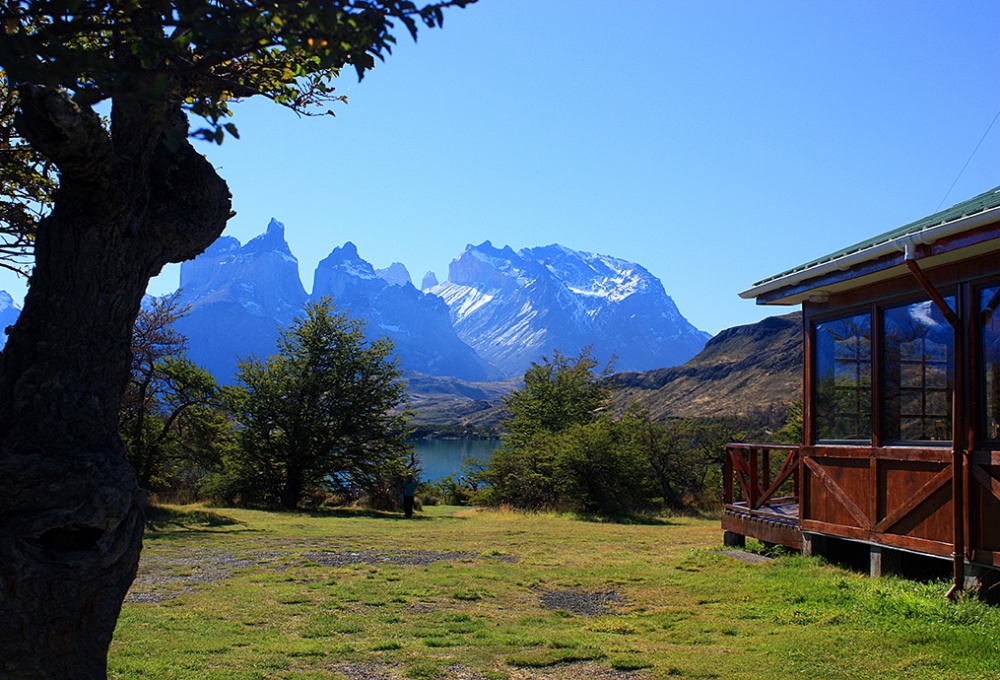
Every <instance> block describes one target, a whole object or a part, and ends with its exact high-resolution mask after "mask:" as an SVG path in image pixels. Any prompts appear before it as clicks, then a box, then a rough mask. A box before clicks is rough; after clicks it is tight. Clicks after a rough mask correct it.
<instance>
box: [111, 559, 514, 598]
mask: <svg viewBox="0 0 1000 680" xmlns="http://www.w3.org/2000/svg"><path fill="white" fill-rule="evenodd" d="M289 558H291V559H295V560H307V561H311V562H317V563H319V564H322V565H324V566H328V567H345V566H349V565H352V564H371V565H399V566H426V565H429V564H433V563H435V562H443V561H460V560H499V561H502V562H516V561H517V560H518V558H517V557H515V556H511V555H479V554H477V553H473V552H443V551H436V550H376V549H367V550H353V551H323V552H307V553H297V552H273V551H260V552H254V553H250V554H248V555H246V556H236V555H232V554H229V553H222V552H209V551H203V552H195V553H194V554H191V555H189V556H187V557H145V556H144V557H143V559H142V561H141V562H140V563H139V573H138V575H137V576H136V578H135V581H134V582H133V583H132V588H131V590H130V591H129V593H128V595H127V596H126V598H125V601H126V602H141V603H145V604H156V603H160V602H166V601H168V600H173V599H175V598H177V597H180V596H181V595H183V594H184V593H188V592H191V590H192V589H193V588H194V586H196V585H198V584H202V583H214V582H216V581H222V580H224V579H227V578H229V577H230V576H232V575H233V572H234V571H235V570H237V569H246V568H251V567H259V568H266V569H272V570H274V571H278V572H281V571H285V570H286V569H288V567H289Z"/></svg>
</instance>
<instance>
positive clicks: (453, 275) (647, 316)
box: [428, 241, 710, 376]
mask: <svg viewBox="0 0 1000 680" xmlns="http://www.w3.org/2000/svg"><path fill="white" fill-rule="evenodd" d="M428 292H430V293H434V294H437V295H440V296H441V297H442V298H443V299H444V300H445V302H447V303H448V306H449V308H450V309H451V316H452V321H453V323H454V325H455V329H456V330H457V331H458V335H459V337H461V338H462V339H463V340H465V341H466V342H467V343H469V345H471V346H472V347H473V348H474V349H475V350H476V351H477V352H478V353H479V354H480V356H482V357H483V358H484V359H486V360H487V361H489V362H490V363H491V364H493V365H494V366H496V367H497V368H499V369H500V370H501V371H502V372H503V373H505V374H506V375H508V376H514V375H519V374H521V373H523V372H524V370H525V369H527V368H528V367H529V366H530V364H531V362H532V361H536V360H538V358H539V357H540V356H542V355H549V356H551V354H552V352H553V350H559V351H561V352H563V353H567V354H576V353H577V352H579V351H580V350H581V349H583V348H584V347H588V346H593V351H594V354H595V356H597V357H598V358H599V359H600V360H602V361H604V360H607V359H610V358H611V356H613V355H614V356H617V360H616V362H615V366H616V367H618V368H620V369H625V370H648V369H653V368H659V367H663V366H675V365H679V364H682V363H684V362H685V361H687V360H688V359H690V358H691V357H692V356H694V355H695V354H697V353H698V352H699V351H700V350H701V348H702V347H703V346H704V345H705V342H706V341H707V340H708V339H709V337H710V336H709V335H708V334H707V333H705V332H704V331H700V330H698V329H697V328H695V327H694V326H693V325H691V324H690V323H689V322H688V321H687V320H686V319H685V318H684V317H683V316H682V315H681V313H680V312H679V311H678V309H677V306H676V305H675V304H674V302H673V300H672V299H671V298H670V296H669V295H667V293H666V291H664V289H663V285H662V283H660V281H659V279H657V278H656V277H655V276H653V275H652V274H650V273H649V271H648V270H646V269H645V268H644V267H642V266H641V265H638V264H636V263H634V262H628V261H626V260H622V259H620V258H615V257H610V256H606V255H597V254H594V253H586V252H580V251H575V250H572V249H570V248H566V247H564V246H560V245H556V244H554V245H549V246H543V247H538V248H524V249H521V250H519V251H516V252H515V251H514V250H513V249H512V248H510V247H509V246H505V247H503V248H496V247H494V246H493V245H492V244H491V243H490V242H489V241H486V242H484V243H482V244H480V245H478V246H473V245H469V246H467V247H466V249H465V251H464V252H463V253H462V254H461V255H460V256H459V257H458V258H457V259H455V260H454V261H453V262H452V263H451V265H450V267H449V273H448V280H447V281H445V282H443V283H439V284H438V285H436V286H432V287H431V288H429V289H428Z"/></svg>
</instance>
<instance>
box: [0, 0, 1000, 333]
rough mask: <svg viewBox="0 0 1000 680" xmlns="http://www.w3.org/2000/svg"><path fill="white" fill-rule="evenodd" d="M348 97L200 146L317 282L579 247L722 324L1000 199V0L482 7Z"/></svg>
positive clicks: (281, 113) (249, 213)
mask: <svg viewBox="0 0 1000 680" xmlns="http://www.w3.org/2000/svg"><path fill="white" fill-rule="evenodd" d="M338 89H339V90H340V91H341V92H342V93H344V94H346V95H347V96H348V98H349V104H347V105H339V106H336V107H335V111H336V114H337V115H336V117H329V116H327V117H320V118H298V117H296V116H295V115H294V114H291V113H290V112H288V111H286V110H283V109H280V108H278V107H276V106H274V105H271V104H268V103H267V102H257V101H250V102H246V103H244V104H241V105H240V106H239V107H237V110H236V111H237V113H236V118H235V120H234V122H235V123H236V124H237V126H238V127H239V129H240V132H241V139H240V140H238V141H237V140H232V139H230V140H227V141H226V142H225V144H223V145H222V147H219V148H215V147H212V146H209V145H202V147H201V148H202V151H203V152H204V153H206V154H207V155H208V156H209V158H210V159H211V160H212V161H213V162H214V163H215V164H216V165H217V166H218V167H219V169H220V173H221V174H222V176H223V177H225V178H226V179H227V180H228V181H229V184H230V187H231V189H232V192H233V201H234V207H235V209H236V210H237V212H238V214H237V216H236V217H235V218H234V219H233V220H232V221H231V222H230V225H229V227H228V229H227V231H226V233H227V234H229V235H232V236H235V237H237V238H238V239H240V241H242V242H244V243H245V242H246V241H247V240H249V239H250V238H252V237H253V236H255V235H256V234H259V233H260V232H262V231H263V230H264V228H265V227H266V225H267V223H268V221H269V220H270V219H271V218H272V217H274V218H277V219H278V220H279V221H281V222H283V223H284V224H285V225H286V237H287V239H288V242H289V244H290V246H291V249H292V252H293V253H294V254H295V255H296V256H297V257H298V259H299V261H300V266H301V272H302V279H303V284H304V285H305V287H306V289H307V290H309V289H311V287H312V276H313V270H314V269H315V266H316V263H317V262H318V261H319V260H320V259H322V258H323V257H325V256H326V255H327V254H328V253H329V252H330V251H331V250H332V249H333V248H334V247H335V246H339V245H343V243H344V242H345V241H348V240H349V241H353V242H354V243H355V244H356V245H357V246H358V250H359V252H360V254H361V256H362V257H364V258H365V259H367V260H368V261H370V262H371V263H372V264H373V265H375V266H376V267H386V266H388V265H389V264H390V263H392V262H394V261H399V262H402V263H404V264H405V265H406V266H407V267H408V268H409V270H410V273H411V274H412V275H413V277H414V279H415V281H416V282H417V283H419V281H420V279H421V277H422V276H423V274H424V273H425V272H426V271H428V270H433V271H435V272H436V273H437V275H438V277H439V278H441V279H442V280H443V279H444V278H446V276H447V267H448V263H449V262H450V261H451V260H452V259H454V258H455V257H457V256H458V255H459V254H460V253H461V251H462V250H463V249H464V247H465V245H466V244H468V243H480V242H482V241H485V240H487V239H489V240H491V241H492V242H493V244H494V245H497V246H503V245H510V246H512V247H513V248H515V249H518V248H522V247H531V246H538V245H546V244H549V243H561V244H562V245H565V246H568V247H570V248H574V249H578V250H585V251H591V252H598V253H602V254H606V255H613V256H616V257H621V258H625V259H628V260H632V261H635V262H639V263H640V264H642V265H643V266H645V267H646V268H647V269H649V270H650V271H651V272H652V273H653V274H654V275H656V276H657V277H659V278H660V279H661V280H662V281H663V284H664V287H665V288H666V290H667V292H668V293H669V294H670V295H671V296H672V297H673V298H674V300H675V302H676V303H677V305H678V307H679V308H680V310H681V313H682V314H684V315H685V316H686V317H687V318H688V319H689V320H690V321H691V322H692V323H694V324H695V325H696V326H697V327H699V328H701V329H704V330H707V331H709V332H710V333H713V334H714V333H716V332H718V331H719V330H721V329H723V328H727V327H730V326H734V325H738V324H743V323H749V322H752V321H755V320H757V319H760V318H763V317H764V316H767V315H769V314H773V313H784V312H787V311H791V310H790V309H788V308H759V307H756V306H755V305H754V304H753V302H748V301H743V300H740V299H739V298H738V297H737V293H738V292H739V291H741V290H744V289H745V288H747V287H749V286H750V285H751V284H752V283H754V282H755V281H757V280H759V279H762V278H765V277H767V276H770V275H772V274H775V273H778V272H780V271H783V270H785V269H788V268H790V267H792V266H795V265H797V264H800V263H802V262H806V261H808V260H811V259H813V258H815V257H817V256H820V255H823V254H825V253H827V252H830V251H833V250H836V249H839V248H840V247H842V246H845V245H848V244H850V243H853V242H855V241H859V240H862V239H864V238H867V237H869V236H872V235H874V234H876V233H880V232H882V231H886V230H889V229H892V228H894V227H897V226H900V225H902V224H905V223H907V222H910V221H912V220H915V219H918V218H920V217H923V216H926V215H928V214H931V213H933V212H935V211H936V210H937V209H938V207H939V205H941V204H942V201H943V206H942V207H947V206H950V205H952V204H954V203H957V202H959V201H961V200H964V199H966V198H969V197H971V196H974V195H976V194H978V193H981V192H982V191H985V190H987V189H989V188H991V187H994V186H997V185H1000V121H997V123H996V124H994V126H993V128H992V129H991V130H990V132H989V133H988V134H986V136H985V138H983V135H984V133H986V131H987V128H988V126H989V125H990V123H991V121H993V120H994V117H995V116H996V115H997V113H998V112H1000V2H996V0H973V1H966V0H963V1H961V2H949V3H942V2H924V1H916V2H902V1H901V0H880V1H878V2H827V1H822V2H817V1H813V2H791V1H781V2H779V1H773V0H771V1H762V2H743V1H740V2H736V1H728V0H727V1H725V2H707V1H701V2H693V1H692V2H673V1H668V0H605V1H604V2H598V1H596V0H480V2H479V3H478V4H477V5H473V6H470V7H469V8H467V9H464V10H454V11H451V12H449V13H448V14H447V15H446V21H445V26H444V29H443V30H433V31H423V32H422V33H421V34H420V39H419V42H418V43H417V44H416V45H414V44H413V43H412V42H411V41H410V40H409V38H408V37H407V36H405V35H402V36H400V44H399V46H398V48H397V49H396V50H395V53H394V54H393V55H392V56H391V57H390V58H389V59H388V61H387V62H386V63H384V64H380V65H379V66H378V67H377V68H376V69H375V71H373V72H371V73H370V74H369V75H368V76H367V77H366V78H365V80H364V81H363V82H362V83H360V84H359V83H357V81H356V78H355V76H354V75H353V73H350V74H349V73H345V74H344V76H343V77H342V78H341V82H340V84H339V88H338ZM980 140H982V143H981V145H980V146H979V148H978V150H977V151H976V153H975V155H973V156H972V159H971V161H970V162H969V163H968V166H967V167H965V169H964V171H962V169H963V166H964V165H965V164H966V161H967V160H969V158H970V155H971V154H972V153H973V150H974V149H975V148H976V145H977V143H979V142H980ZM960 171H961V172H962V174H961V177H959V173H960ZM957 177H959V179H958V181H957V182H956V183H955V184H954V188H951V187H952V183H953V182H955V180H956V178H957ZM949 189H950V192H949ZM946 195H947V198H946ZM176 285H177V273H176V268H173V270H172V271H170V272H168V273H167V274H166V275H165V276H164V277H161V279H160V280H157V281H156V282H155V283H154V285H153V287H152V288H151V292H154V293H163V292H167V291H169V290H172V289H173V288H175V287H176ZM0 288H7V289H8V290H11V292H12V293H15V292H16V289H17V287H16V285H15V284H14V283H13V282H11V281H10V280H9V278H0Z"/></svg>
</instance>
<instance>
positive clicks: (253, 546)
mask: <svg viewBox="0 0 1000 680" xmlns="http://www.w3.org/2000/svg"><path fill="white" fill-rule="evenodd" d="M150 524H151V527H150V530H148V531H147V537H146V543H145V548H144V550H143V559H142V564H141V566H140V569H139V577H138V578H137V580H136V583H135V585H133V588H132V591H131V593H130V594H129V598H128V600H127V601H126V603H125V606H124V608H123V610H122V614H121V618H120V620H119V624H118V629H117V632H116V635H115V640H114V643H113V644H112V647H111V656H110V667H109V677H110V678H119V679H122V680H124V679H132V678H157V679H161V678H170V679H175V678H177V679H180V678H192V679H194V678H198V679H203V678H204V679H220V680H221V679H223V678H225V679H227V680H229V679H233V680H236V679H240V680H243V679H247V680H249V679H251V678H275V679H277V678H295V679H296V680H299V679H301V680H306V679H313V678H317V679H318V678H335V679H342V678H347V679H349V680H378V679H382V678H413V679H420V678H464V679H466V680H484V679H494V678H497V679H499V678H512V679H513V678H517V679H521V678H560V679H562V678H565V679H571V678H580V679H586V678H592V679H595V680H597V679H607V680H613V679H620V678H634V679H635V680H646V679H648V678H755V679H756V678H767V679H769V680H770V679H779V678H808V679H813V678H851V679H853V678H935V679H937V678H962V679H967V678H997V677H1000V610H997V609H992V608H989V607H987V606H985V605H982V604H980V603H978V602H975V601H971V600H962V601H959V602H954V603H953V602H949V601H948V600H946V599H945V597H944V593H945V592H946V590H947V588H948V584H947V583H944V582H936V583H918V582H914V581H906V580H902V579H896V578H882V579H876V580H872V579H868V578H867V577H865V576H862V575H858V574H856V573H852V572H849V571H845V570H844V569H841V568H839V567H836V566H832V565H829V564H826V563H824V562H823V561H821V560H818V559H807V558H802V557H799V556H797V555H793V556H786V557H780V558H778V559H775V560H772V561H768V562H762V563H759V564H750V563H745V562H742V561H739V560H736V559H733V558H732V557H729V556H726V555H723V554H720V552H718V551H719V549H720V548H721V542H722V531H721V529H720V528H719V523H718V521H715V520H702V519H690V518H665V519H662V520H660V521H656V522H650V523H648V524H608V523H598V522H588V521H581V520H578V519H574V518H572V517H569V516H562V515H554V514H541V515H529V514H517V513H509V512H499V511H486V510H478V509H466V508H456V507H431V508H426V509H425V511H424V512H423V513H419V514H418V515H417V517H415V518H414V519H412V520H404V519H402V518H401V517H400V516H397V515H379V514H366V513H357V512H350V511H344V512H341V513H325V514H287V513H265V512H255V511H247V510H228V509H227V510H204V509H190V508H170V507H167V508H158V509H156V510H155V513H154V514H153V517H152V520H151V522H150Z"/></svg>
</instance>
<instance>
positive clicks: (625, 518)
mask: <svg viewBox="0 0 1000 680" xmlns="http://www.w3.org/2000/svg"><path fill="white" fill-rule="evenodd" d="M575 514H576V518H577V519H578V520H580V521H581V522H593V523H594V524H632V525H639V526H662V527H672V526H677V524H678V522H677V521H676V520H675V519H674V518H672V517H664V516H662V515H650V514H644V513H629V514H625V515H602V514H599V513H589V512H578V513H575Z"/></svg>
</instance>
